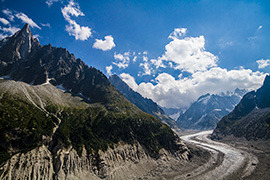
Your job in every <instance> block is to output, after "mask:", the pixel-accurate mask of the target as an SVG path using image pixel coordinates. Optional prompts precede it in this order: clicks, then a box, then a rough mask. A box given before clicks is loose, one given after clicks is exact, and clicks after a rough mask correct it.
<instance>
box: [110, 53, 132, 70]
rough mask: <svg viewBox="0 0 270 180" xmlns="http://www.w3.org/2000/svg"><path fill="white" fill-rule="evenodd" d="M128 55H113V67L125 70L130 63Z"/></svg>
mask: <svg viewBox="0 0 270 180" xmlns="http://www.w3.org/2000/svg"><path fill="white" fill-rule="evenodd" d="M129 56H130V53H129V52H125V53H124V54H120V53H119V54H116V53H114V59H115V60H116V61H115V62H113V64H114V65H116V66H118V68H123V69H125V68H127V67H128V64H129V61H130V58H129Z"/></svg>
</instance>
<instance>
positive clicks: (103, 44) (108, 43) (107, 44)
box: [93, 35, 115, 51]
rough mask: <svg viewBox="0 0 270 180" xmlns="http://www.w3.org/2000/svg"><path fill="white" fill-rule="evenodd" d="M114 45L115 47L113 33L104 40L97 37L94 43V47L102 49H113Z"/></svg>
mask: <svg viewBox="0 0 270 180" xmlns="http://www.w3.org/2000/svg"><path fill="white" fill-rule="evenodd" d="M113 47H115V44H114V42H113V37H112V36H111V35H108V36H105V37H104V40H102V39H96V42H95V43H94V45H93V48H96V49H101V50H102V51H108V50H111V49H112V48H113Z"/></svg>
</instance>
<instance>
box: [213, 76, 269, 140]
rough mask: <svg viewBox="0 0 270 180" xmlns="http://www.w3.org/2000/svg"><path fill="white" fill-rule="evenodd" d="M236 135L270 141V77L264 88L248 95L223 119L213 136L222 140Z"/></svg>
mask: <svg viewBox="0 0 270 180" xmlns="http://www.w3.org/2000/svg"><path fill="white" fill-rule="evenodd" d="M229 135H234V136H235V137H245V138H246V139H248V140H250V139H255V140H256V139H270V76H266V77H265V80H264V83H263V86H262V87H261V88H259V89H258V90H257V91H252V92H249V93H247V94H246V95H245V96H244V97H243V98H242V100H241V101H240V103H239V104H238V105H237V106H236V107H235V109H234V110H233V111H232V112H231V113H230V114H228V115H227V116H225V117H224V118H222V119H221V121H220V122H219V123H218V125H217V127H216V129H215V130H214V132H213V134H212V138H216V139H220V138H222V137H224V136H229Z"/></svg>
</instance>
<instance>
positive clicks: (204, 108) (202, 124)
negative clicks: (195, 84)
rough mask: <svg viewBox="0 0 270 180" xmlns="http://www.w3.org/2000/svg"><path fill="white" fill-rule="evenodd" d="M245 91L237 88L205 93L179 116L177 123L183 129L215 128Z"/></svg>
mask: <svg viewBox="0 0 270 180" xmlns="http://www.w3.org/2000/svg"><path fill="white" fill-rule="evenodd" d="M245 93H246V91H245V90H240V89H236V90H235V91H234V92H233V93H229V92H228V93H227V94H224V93H222V94H220V95H216V94H212V95H210V94H206V95H203V96H201V97H199V99H198V100H197V101H196V102H194V103H193V104H192V105H191V106H190V107H189V108H188V110H187V111H186V112H185V113H184V114H182V115H180V116H179V118H178V119H177V123H178V125H179V126H180V127H182V128H183V129H196V130H209V129H214V128H215V127H216V125H217V123H218V122H219V120H220V119H221V118H222V117H224V116H225V115H227V114H228V113H230V112H231V111H232V110H233V109H234V107H235V106H236V104H237V103H239V102H240V100H241V98H242V97H243V95H244V94H245Z"/></svg>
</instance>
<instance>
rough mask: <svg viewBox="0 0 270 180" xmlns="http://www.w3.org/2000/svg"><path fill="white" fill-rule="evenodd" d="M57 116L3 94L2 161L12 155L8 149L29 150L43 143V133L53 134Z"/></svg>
mask: <svg viewBox="0 0 270 180" xmlns="http://www.w3.org/2000/svg"><path fill="white" fill-rule="evenodd" d="M54 123H57V118H56V117H54V116H51V115H49V114H46V113H44V112H43V111H41V110H39V109H38V108H37V107H35V106H34V105H33V104H30V103H27V102H25V101H23V100H21V99H18V98H15V97H13V96H11V95H10V94H8V93H5V94H3V96H2V99H1V103H0V138H1V143H0V163H1V162H2V161H4V160H6V159H7V158H9V157H10V155H11V154H9V153H8V149H9V148H10V147H12V148H13V149H14V150H17V149H19V150H23V151H25V150H29V149H32V148H35V147H36V146H38V145H40V144H41V143H42V135H45V136H51V134H52V130H53V127H54Z"/></svg>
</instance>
